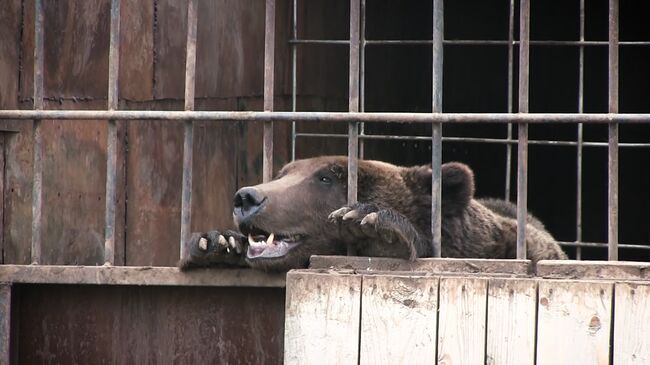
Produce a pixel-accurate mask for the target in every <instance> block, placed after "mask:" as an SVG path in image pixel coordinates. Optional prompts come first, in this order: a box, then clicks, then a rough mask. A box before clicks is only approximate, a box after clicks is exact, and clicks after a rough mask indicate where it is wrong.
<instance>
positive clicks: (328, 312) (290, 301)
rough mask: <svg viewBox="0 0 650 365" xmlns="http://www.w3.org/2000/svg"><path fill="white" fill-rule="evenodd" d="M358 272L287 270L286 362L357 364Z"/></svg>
mask: <svg viewBox="0 0 650 365" xmlns="http://www.w3.org/2000/svg"><path fill="white" fill-rule="evenodd" d="M360 310H361V276H359V275H347V274H334V275H330V274H326V273H314V272H304V271H291V272H289V273H288V274H287V299H286V309H285V328H286V333H287V336H285V341H284V356H285V358H284V362H285V364H341V365H344V364H357V363H358V359H359V320H360Z"/></svg>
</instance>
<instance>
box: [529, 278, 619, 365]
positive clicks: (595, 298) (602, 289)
mask: <svg viewBox="0 0 650 365" xmlns="http://www.w3.org/2000/svg"><path fill="white" fill-rule="evenodd" d="M612 290H613V284H609V283H602V282H588V281H581V282H576V281H541V282H540V283H539V301H538V303H539V304H538V308H537V310H538V316H537V364H539V365H544V364H549V365H551V364H552V365H561V364H567V365H570V364H571V365H573V364H609V356H610V352H609V344H610V332H611V331H610V328H611V327H610V326H611V320H612Z"/></svg>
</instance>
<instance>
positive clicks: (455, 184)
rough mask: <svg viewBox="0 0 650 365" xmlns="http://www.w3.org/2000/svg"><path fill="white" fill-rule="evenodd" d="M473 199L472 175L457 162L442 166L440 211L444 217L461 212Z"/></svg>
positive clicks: (464, 166) (467, 167)
mask: <svg viewBox="0 0 650 365" xmlns="http://www.w3.org/2000/svg"><path fill="white" fill-rule="evenodd" d="M473 197H474V173H473V172H472V170H471V169H470V168H469V166H467V165H465V164H462V163H459V162H449V163H446V164H443V165H442V210H443V213H444V214H445V215H456V214H459V213H460V212H462V211H463V210H464V209H465V208H466V207H467V205H468V204H469V202H470V201H471V200H472V198H473Z"/></svg>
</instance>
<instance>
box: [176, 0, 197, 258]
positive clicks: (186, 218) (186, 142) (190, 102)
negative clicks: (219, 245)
mask: <svg viewBox="0 0 650 365" xmlns="http://www.w3.org/2000/svg"><path fill="white" fill-rule="evenodd" d="M197 6H198V4H197V0H189V2H188V4H187V44H186V55H185V57H186V58H185V110H186V111H187V110H194V86H195V79H196V28H197ZM193 139H194V123H193V121H192V120H187V121H185V123H184V139H183V190H182V192H181V242H180V251H181V252H180V256H181V259H183V258H184V257H185V254H186V250H185V243H186V242H187V241H188V239H189V238H190V229H191V223H192V165H193V157H194V151H193V150H192V147H193V144H194V142H193Z"/></svg>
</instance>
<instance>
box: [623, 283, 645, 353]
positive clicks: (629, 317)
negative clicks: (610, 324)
mask: <svg viewBox="0 0 650 365" xmlns="http://www.w3.org/2000/svg"><path fill="white" fill-rule="evenodd" d="M614 293H615V299H614V303H615V305H614V312H615V314H614V365H618V364H639V365H640V364H644V365H647V364H650V283H643V284H634V283H617V284H616V290H615V291H614Z"/></svg>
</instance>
